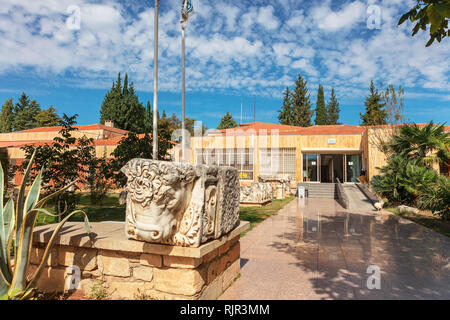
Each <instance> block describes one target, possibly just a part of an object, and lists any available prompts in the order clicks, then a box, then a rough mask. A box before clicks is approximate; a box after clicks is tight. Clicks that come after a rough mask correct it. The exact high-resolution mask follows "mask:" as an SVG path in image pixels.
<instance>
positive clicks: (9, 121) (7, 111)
mask: <svg viewBox="0 0 450 320" xmlns="http://www.w3.org/2000/svg"><path fill="white" fill-rule="evenodd" d="M13 108H14V105H13V100H12V99H11V98H10V99H8V100H6V101H5V103H4V104H3V107H2V112H1V114H0V132H11V131H12V128H13Z"/></svg>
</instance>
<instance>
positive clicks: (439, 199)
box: [417, 176, 450, 219]
mask: <svg viewBox="0 0 450 320" xmlns="http://www.w3.org/2000/svg"><path fill="white" fill-rule="evenodd" d="M417 203H418V205H419V207H420V208H422V209H426V210H430V211H431V212H432V213H433V214H435V215H438V216H441V217H442V218H443V219H449V218H450V178H448V177H444V176H441V177H439V178H438V180H437V182H436V183H435V184H430V185H428V186H427V187H426V188H424V192H423V193H422V194H421V195H420V196H419V198H418V201H417Z"/></svg>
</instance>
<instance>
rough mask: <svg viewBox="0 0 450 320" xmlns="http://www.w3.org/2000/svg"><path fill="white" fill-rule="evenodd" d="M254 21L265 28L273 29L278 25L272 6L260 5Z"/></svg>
mask: <svg viewBox="0 0 450 320" xmlns="http://www.w3.org/2000/svg"><path fill="white" fill-rule="evenodd" d="M256 21H257V22H258V23H259V24H260V25H261V26H263V27H264V28H266V29H267V30H275V29H277V28H278V26H279V25H280V22H279V21H278V18H277V17H276V16H275V15H274V8H273V7H272V6H267V7H260V8H259V10H258V16H257V18H256Z"/></svg>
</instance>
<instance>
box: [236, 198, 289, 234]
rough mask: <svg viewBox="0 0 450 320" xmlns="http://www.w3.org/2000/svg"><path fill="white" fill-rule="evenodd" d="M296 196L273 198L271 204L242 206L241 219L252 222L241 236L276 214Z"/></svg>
mask: <svg viewBox="0 0 450 320" xmlns="http://www.w3.org/2000/svg"><path fill="white" fill-rule="evenodd" d="M294 198H295V197H289V198H286V199H280V200H273V202H272V203H271V204H270V205H267V206H263V207H241V208H240V214H239V218H240V220H242V221H248V222H250V228H249V229H248V230H247V231H245V232H243V233H241V237H243V236H244V235H245V234H246V233H247V232H249V231H250V230H252V229H253V228H254V227H255V226H256V225H257V224H258V223H261V222H262V221H264V220H266V219H267V218H268V217H270V216H273V215H274V214H276V213H277V212H278V211H279V210H280V209H281V208H283V207H284V206H285V205H287V204H288V203H289V202H291V201H292V200H293V199H294Z"/></svg>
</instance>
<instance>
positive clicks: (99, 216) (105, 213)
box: [36, 194, 125, 226]
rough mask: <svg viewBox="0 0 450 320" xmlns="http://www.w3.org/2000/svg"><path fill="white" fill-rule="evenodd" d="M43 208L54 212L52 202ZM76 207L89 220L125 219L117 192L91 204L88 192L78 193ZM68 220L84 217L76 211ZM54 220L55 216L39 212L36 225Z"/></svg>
mask: <svg viewBox="0 0 450 320" xmlns="http://www.w3.org/2000/svg"><path fill="white" fill-rule="evenodd" d="M44 209H46V210H48V211H49V212H50V213H53V214H55V213H56V211H55V206H54V205H53V204H49V205H47V206H46V207H45V208H44ZM76 209H78V210H83V211H84V212H85V213H86V214H87V216H88V218H89V221H90V222H101V221H125V205H119V195H117V194H107V195H106V197H105V199H104V201H103V203H102V205H91V201H90V198H89V194H80V199H79V201H78V205H77V207H76ZM69 221H77V222H78V221H84V217H83V215H82V214H81V213H78V214H75V215H74V216H73V217H72V218H70V220H69ZM56 222H58V218H57V217H50V216H47V215H45V214H43V213H40V214H39V215H38V217H37V221H36V226H42V225H46V224H51V223H56Z"/></svg>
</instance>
